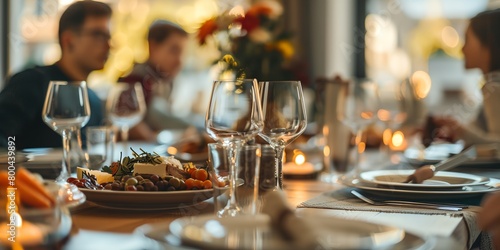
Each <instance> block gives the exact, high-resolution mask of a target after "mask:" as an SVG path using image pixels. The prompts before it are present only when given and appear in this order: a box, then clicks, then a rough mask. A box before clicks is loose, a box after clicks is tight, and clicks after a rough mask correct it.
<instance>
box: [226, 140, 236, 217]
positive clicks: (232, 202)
mask: <svg viewBox="0 0 500 250" xmlns="http://www.w3.org/2000/svg"><path fill="white" fill-rule="evenodd" d="M228 153H229V160H230V165H229V174H230V176H231V178H230V180H229V195H230V197H229V204H228V205H229V206H230V207H231V208H236V207H237V206H238V204H237V203H236V185H237V184H236V180H238V176H237V173H238V172H237V167H236V162H237V161H236V158H237V149H236V145H235V143H230V144H229V148H228Z"/></svg>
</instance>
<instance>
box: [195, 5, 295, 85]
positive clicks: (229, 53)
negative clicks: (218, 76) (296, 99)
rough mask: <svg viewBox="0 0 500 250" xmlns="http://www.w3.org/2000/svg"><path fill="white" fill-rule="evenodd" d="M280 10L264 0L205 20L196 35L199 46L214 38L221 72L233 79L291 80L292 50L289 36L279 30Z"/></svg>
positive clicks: (280, 28) (237, 7)
mask: <svg viewBox="0 0 500 250" xmlns="http://www.w3.org/2000/svg"><path fill="white" fill-rule="evenodd" d="M282 13H283V7H282V6H281V4H280V3H279V2H277V1H272V0H267V1H261V2H258V3H256V4H254V5H252V6H251V7H250V8H249V9H248V10H246V11H245V10H244V9H243V8H242V7H241V6H236V7H234V8H233V9H231V10H229V11H226V12H224V13H222V14H221V15H220V16H217V17H214V18H211V19H209V20H207V21H205V22H204V23H203V24H202V25H201V27H200V29H199V31H198V34H197V39H198V42H199V44H200V45H203V44H205V43H206V42H207V40H208V39H214V41H215V43H216V44H217V47H218V49H219V50H220V51H221V53H222V58H221V59H220V60H218V61H217V62H219V63H222V64H223V66H224V71H226V72H231V73H233V74H235V75H236V77H237V78H257V79H262V80H285V79H292V78H293V74H292V71H291V70H290V62H291V59H292V56H293V55H294V48H293V46H292V44H291V42H290V37H291V34H290V33H289V32H287V31H286V30H284V29H283V20H282Z"/></svg>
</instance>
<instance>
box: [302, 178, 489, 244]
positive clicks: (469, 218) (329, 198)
mask: <svg viewBox="0 0 500 250" xmlns="http://www.w3.org/2000/svg"><path fill="white" fill-rule="evenodd" d="M351 190H352V188H343V189H339V190H335V191H330V192H325V193H323V194H321V195H319V196H317V197H315V198H312V199H310V200H307V201H304V202H302V203H300V204H299V205H298V206H297V207H298V208H322V209H337V210H347V211H368V212H382V213H405V214H424V215H441V216H452V217H463V218H464V221H465V223H466V226H467V229H468V231H469V239H468V240H467V242H468V248H471V246H472V244H473V243H474V240H475V239H476V238H477V237H478V236H479V235H480V234H481V230H480V229H479V228H478V227H477V224H476V218H477V213H478V211H479V209H480V207H477V206H470V207H469V208H467V209H464V210H462V211H457V212H455V211H443V210H437V209H426V208H413V207H401V206H373V205H370V204H367V203H366V202H364V201H361V200H360V199H358V198H356V197H354V196H353V195H352V194H351V193H350V191H351ZM490 246H491V239H490V238H489V236H488V235H487V234H481V248H483V247H486V249H487V248H488V247H490Z"/></svg>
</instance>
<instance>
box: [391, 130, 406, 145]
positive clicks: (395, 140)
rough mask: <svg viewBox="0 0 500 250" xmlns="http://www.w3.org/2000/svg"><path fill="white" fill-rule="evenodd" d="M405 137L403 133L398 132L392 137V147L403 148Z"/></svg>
mask: <svg viewBox="0 0 500 250" xmlns="http://www.w3.org/2000/svg"><path fill="white" fill-rule="evenodd" d="M404 139H405V135H404V134H403V132H401V131H396V132H394V134H393V135H392V145H393V146H394V147H401V146H402V145H403V143H404Z"/></svg>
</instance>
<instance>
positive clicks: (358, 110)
mask: <svg viewBox="0 0 500 250" xmlns="http://www.w3.org/2000/svg"><path fill="white" fill-rule="evenodd" d="M377 111H378V98H377V85H376V84H375V83H374V82H371V81H368V80H359V81H350V82H349V83H348V84H347V85H346V86H345V88H343V91H340V92H339V98H338V103H337V118H338V119H339V120H340V121H341V122H342V123H344V124H345V125H346V126H348V127H349V128H350V129H351V131H352V132H353V133H354V134H355V135H356V139H355V144H356V157H355V161H354V164H353V167H354V170H355V173H356V174H357V173H358V171H359V159H360V157H361V153H362V152H360V148H359V145H360V143H361V140H362V136H363V131H364V130H365V128H366V127H368V125H370V124H371V123H372V122H373V121H374V119H375V117H376V114H377Z"/></svg>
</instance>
